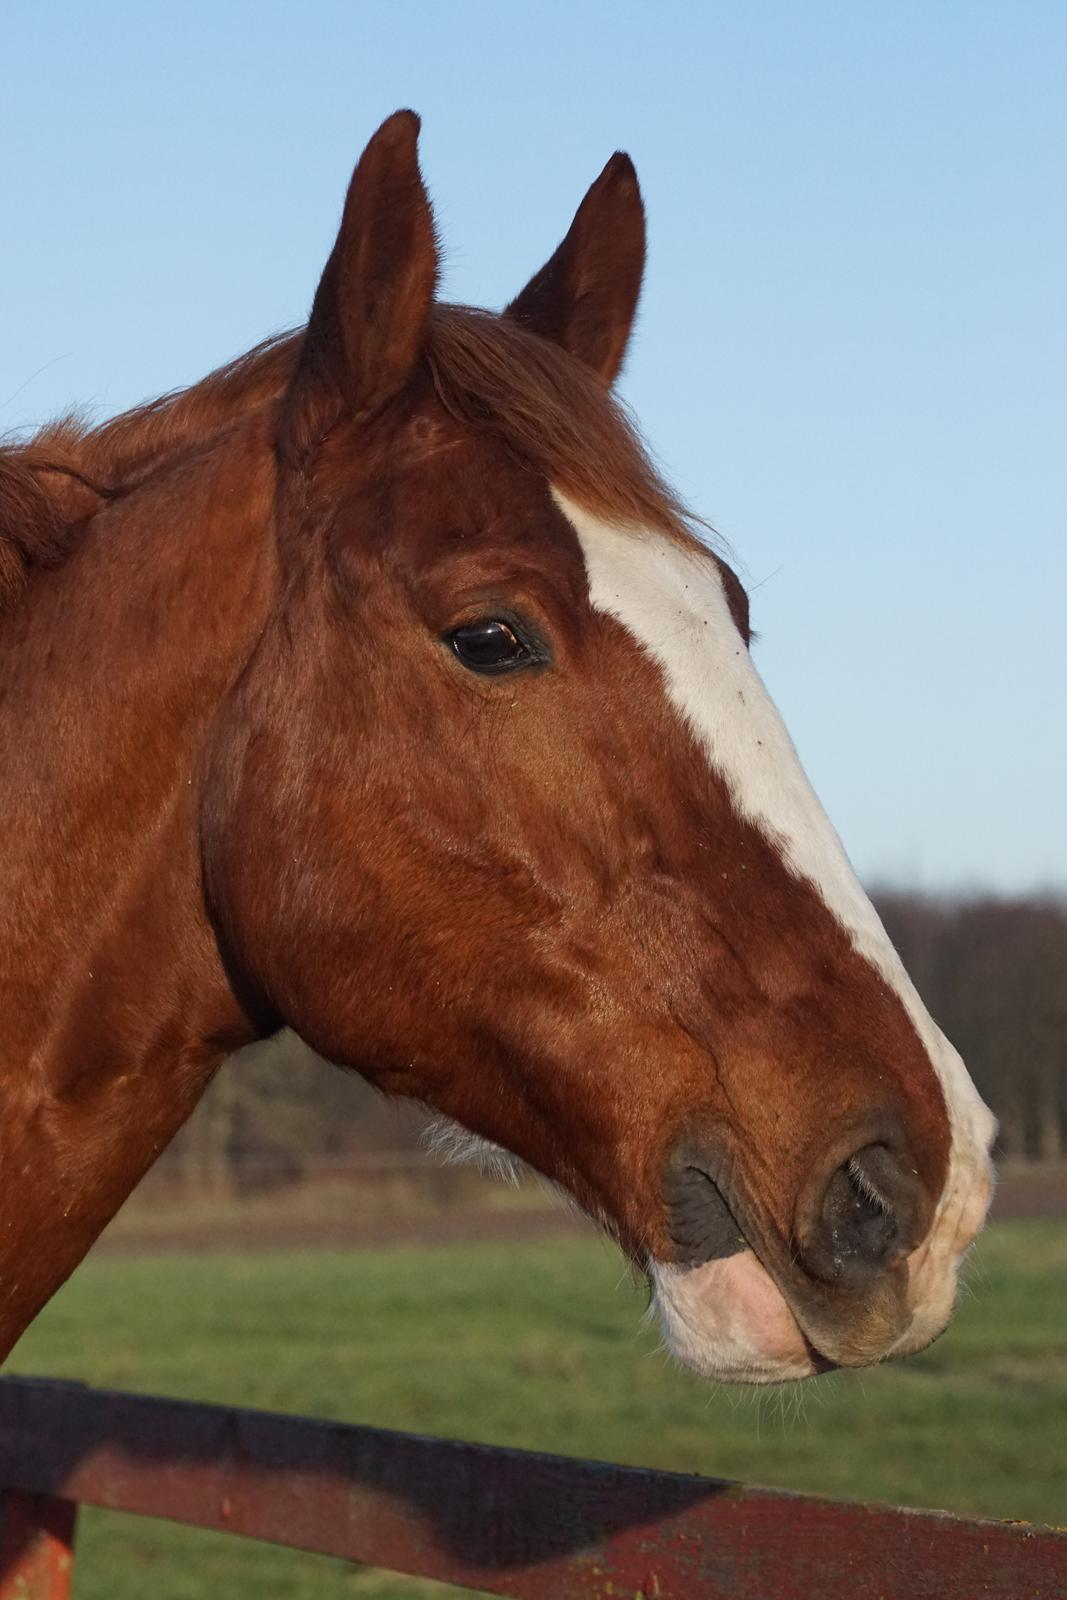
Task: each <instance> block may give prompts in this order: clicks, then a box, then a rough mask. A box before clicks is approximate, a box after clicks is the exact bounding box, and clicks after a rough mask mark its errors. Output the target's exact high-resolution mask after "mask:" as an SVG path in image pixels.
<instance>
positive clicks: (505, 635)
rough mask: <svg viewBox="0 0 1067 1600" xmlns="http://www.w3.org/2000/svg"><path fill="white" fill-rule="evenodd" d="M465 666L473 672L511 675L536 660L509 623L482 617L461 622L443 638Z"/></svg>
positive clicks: (497, 618)
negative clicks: (516, 669)
mask: <svg viewBox="0 0 1067 1600" xmlns="http://www.w3.org/2000/svg"><path fill="white" fill-rule="evenodd" d="M445 639H446V641H447V642H448V644H450V645H451V647H452V649H453V650H454V651H455V653H456V655H457V656H458V657H459V659H460V661H462V663H463V665H464V666H465V667H470V668H471V670H472V671H474V672H510V671H511V670H512V668H514V667H524V666H526V665H527V664H528V663H529V662H531V661H535V660H537V657H536V655H535V654H534V652H533V651H532V650H531V649H530V647H529V646H528V645H527V644H525V643H524V641H523V640H522V639H520V638H519V635H518V634H517V633H516V631H515V629H514V628H513V627H512V626H511V624H510V623H507V622H501V621H500V619H499V617H483V618H480V619H479V620H478V621H477V622H467V623H464V625H463V627H462V628H453V630H452V632H451V633H447V634H446V635H445Z"/></svg>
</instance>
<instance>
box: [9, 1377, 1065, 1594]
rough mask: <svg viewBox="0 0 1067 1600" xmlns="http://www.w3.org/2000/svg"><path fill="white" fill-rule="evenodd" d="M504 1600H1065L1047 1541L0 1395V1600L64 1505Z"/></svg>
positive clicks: (24, 1576)
mask: <svg viewBox="0 0 1067 1600" xmlns="http://www.w3.org/2000/svg"><path fill="white" fill-rule="evenodd" d="M79 1504H82V1505H91V1506H99V1507H104V1508H106V1509H108V1510H111V1511H125V1512H133V1513H135V1514H137V1515H141V1516H151V1517H165V1518H169V1519H170V1520H172V1521H175V1522H181V1523H185V1524H188V1525H189V1526H192V1527H199V1528H211V1529H217V1530H228V1531H229V1532H232V1533H241V1534H246V1535H249V1536H251V1537H252V1538H256V1539H265V1540H269V1541H272V1542H273V1543H276V1544H282V1545H288V1546H290V1547H293V1548H296V1549H300V1550H309V1551H317V1552H320V1553H322V1554H326V1555H333V1556H340V1557H343V1558H345V1559H347V1560H349V1561H356V1562H360V1563H364V1564H366V1565H369V1566H375V1567H385V1568H389V1569H391V1570H393V1571H395V1572H404V1573H410V1574H413V1575H416V1576H419V1577H425V1578H436V1579H438V1580H440V1581H443V1582H445V1583H452V1584H458V1585H463V1586H466V1587H468V1588H472V1589H479V1590H483V1591H485V1592H487V1593H489V1594H498V1595H514V1596H517V1597H520V1600H594V1597H596V1600H601V1597H607V1596H614V1597H617V1600H618V1597H626V1600H814V1597H816V1596H817V1597H818V1600H846V1597H847V1600H854V1597H855V1596H856V1595H871V1596H879V1597H881V1600H979V1597H983V1600H1020V1597H1022V1596H1025V1597H1027V1600H1063V1597H1064V1596H1065V1595H1067V1532H1065V1531H1056V1530H1052V1529H1045V1528H1035V1527H1031V1526H1028V1525H1024V1524H1015V1523H1001V1522H981V1521H967V1520H964V1519H960V1518H955V1517H948V1516H942V1515H937V1514H934V1513H930V1512H914V1511H901V1510H895V1509H893V1508H890V1507H885V1506H871V1505H861V1504H852V1503H848V1502H834V1501H829V1500H820V1499H815V1498H810V1497H807V1496H802V1495H789V1494H779V1493H772V1492H769V1491H765V1490H760V1489H746V1488H742V1487H740V1486H738V1485H736V1484H732V1483H727V1482H722V1481H719V1480H716V1479H712V1478H698V1477H688V1476H683V1475H681V1474H677V1473H667V1472H646V1471H642V1470H640V1469H637V1468H632V1467H620V1466H611V1465H607V1464H605V1463H601V1462H594V1461H576V1460H569V1459H566V1458H564V1457H560V1456H547V1455H538V1454H534V1453H531V1452H527V1451H520V1450H501V1449H491V1448H489V1447H486V1446H481V1445H473V1444H464V1443H452V1442H450V1441H448V1440H442V1439H433V1438H426V1437H423V1436H421V1435H417V1434H405V1433H391V1432H386V1431H384V1430H382V1429H379V1428H363V1427H348V1426H341V1425H339V1424H332V1423H325V1422H314V1421H310V1420H308V1419H306V1418H302V1417H284V1416H275V1415H272V1414H270V1413H267V1412H256V1411H244V1410H236V1409H232V1408H229V1407H225V1406H210V1405H192V1404H187V1403H183V1402H181V1401H174V1400H159V1399H154V1398H150V1397H148V1396H145V1395H132V1394H118V1393H110V1392H108V1391H104V1390H93V1389H88V1388H84V1387H82V1386H81V1385H77V1384H63V1383H56V1382H47V1381H38V1380H32V1379H19V1378H8V1379H4V1380H0V1506H2V1508H3V1521H2V1524H0V1600H15V1597H18V1600H65V1597H66V1596H67V1595H68V1594H69V1585H70V1574H71V1566H72V1562H73V1551H74V1543H73V1540H74V1522H75V1513H76V1507H77V1506H78V1505H79Z"/></svg>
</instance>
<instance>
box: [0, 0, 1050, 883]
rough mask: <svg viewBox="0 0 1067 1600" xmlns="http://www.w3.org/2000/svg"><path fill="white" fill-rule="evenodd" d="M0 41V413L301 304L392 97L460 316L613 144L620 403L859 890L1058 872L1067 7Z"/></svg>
mask: <svg viewBox="0 0 1067 1600" xmlns="http://www.w3.org/2000/svg"><path fill="white" fill-rule="evenodd" d="M0 51H2V56H3V64H4V69H5V70H4V74H3V76H4V86H5V116H4V143H5V161H4V192H5V212H6V215H5V230H4V232H5V239H4V244H3V250H2V254H0V289H2V304H3V311H4V315H3V317H2V319H0V429H14V428H20V427H23V426H25V425H27V424H30V423H35V422H38V421H41V420H44V419H45V418H47V417H48V416H49V415H51V414H52V413H54V412H55V411H57V410H60V409H63V408H65V407H67V406H68V405H70V404H71V403H73V402H79V403H87V404H89V405H90V406H92V407H93V408H94V409H95V410H97V411H98V412H99V413H100V414H105V413H106V412H108V411H112V410H116V409H119V408H121V407H124V406H126V405H128V404H131V403H132V402H134V401H136V400H139V399H142V398H144V397H146V396H148V395H150V394H152V393H155V392H158V391H160V390H163V389H167V388H170V387H173V386H174V385H176V384H180V383H185V382H189V381H191V380H194V379H196V378H197V377H199V376H200V375H201V374H202V373H204V372H205V371H207V370H208V369H209V368H210V367H211V366H213V365H215V364H217V363H218V362H219V361H221V360H224V359H226V358H227V357H229V356H230V355H232V354H234V353H236V352H237V351H239V350H241V349H243V348H245V347H246V346H248V345H249V344H251V343H253V342H255V341H256V340H258V339H259V338H261V337H262V336H264V335H265V334H266V333H268V332H271V331H273V330H275V329H277V328H280V327H284V326H287V325H289V324H292V323H295V322H298V321H300V320H302V319H303V317H304V315H305V313H306V310H307V307H308V304H309V302H310V298H311V295H312V292H313V290H314V286H315V282H316V280H317V276H318V273H319V271H320V269H321V266H322V263H323V260H324V259H325V255H326V253H327V251H328V249H329V246H330V243H331V241H332V236H333V231H334V228H335V225H336V221H337V216H338V212H339V207H340V203H341V198H342V195H343V191H344V186H345V184H346V182H347V178H348V175H349V173H350V170H351V167H352V164H353V162H354V161H355V159H356V157H357V156H358V154H359V151H360V149H361V147H362V145H363V143H364V142H365V140H366V138H367V136H368V135H369V134H370V133H371V132H372V130H373V129H374V127H375V126H376V125H377V123H378V122H379V121H380V120H381V119H382V118H383V117H384V116H385V115H387V114H388V113H389V112H390V111H392V110H394V109H395V108H396V107H397V106H401V105H411V106H413V107H414V108H415V109H416V110H418V111H420V112H421V113H422V115H423V119H424V122H423V141H422V151H423V164H424V171H425V173H426V177H427V181H428V183H429V185H430V188H431V192H432V194H433V196H434V200H435V204H436V209H437V216H438V221H439V225H440V228H441V231H442V234H443V237H444V240H445V244H446V252H447V253H446V278H445V289H446V292H447V293H448V294H449V295H450V296H451V297H453V298H458V299H463V300H469V301H473V302H476V303H479V304H488V305H499V304H501V303H502V302H503V301H504V300H506V299H507V298H508V297H509V296H510V295H511V294H512V293H513V292H514V291H515V290H516V289H517V288H518V287H519V286H521V284H522V283H523V282H524V281H525V279H526V277H528V276H529V274H530V272H531V271H532V270H533V269H534V268H535V267H536V266H538V265H539V264H540V263H541V261H542V260H543V259H544V257H545V256H546V255H547V254H548V253H549V251H550V250H551V249H552V248H553V247H554V246H555V244H556V242H557V241H558V239H559V237H560V236H561V234H562V232H563V231H564V229H565V227H566V225H567V223H568V222H569V220H570V216H571V214H572V211H573V209H574V207H575V205H576V204H577V202H578V200H579V199H580V198H581V195H582V193H583V191H584V189H585V187H586V186H587V185H588V183H589V182H590V181H591V180H592V178H593V177H594V176H595V175H596V173H597V171H598V170H599V169H600V167H601V165H602V164H603V162H604V160H605V159H606V157H607V156H608V155H609V154H610V153H611V151H612V150H613V149H616V148H623V149H627V150H629V151H630V153H631V154H632V155H633V157H634V159H635V161H636V163H637V167H638V171H639V174H640V177H641V181H642V186H643V188H644V192H645V197H646V202H647V205H648V210H649V219H650V230H651V252H650V269H649V276H648V279H647V285H646V293H645V297H644V300H643V305H642V315H641V321H640V326H639V329H638V334H637V337H636V341H635V345H634V348H633V353H632V357H631V360H630V362H629V366H628V369H627V372H626V375H625V378H624V380H623V385H622V387H623V392H624V394H625V397H626V398H627V400H628V401H629V403H630V404H631V405H632V407H633V408H634V410H635V411H636V412H637V414H638V416H639V418H640V420H641V422H642V424H643V426H644V430H645V433H646V435H647V437H648V438H649V440H650V441H651V443H652V446H653V448H654V450H655V451H656V453H657V454H658V456H659V457H660V459H661V461H662V462H663V463H664V465H665V466H666V468H667V470H668V473H669V475H670V476H671V477H672V478H673V479H674V481H675V482H676V484H677V485H678V486H679V487H680V488H681V490H682V492H683V493H684V494H685V495H686V497H687V498H688V499H689V500H690V502H691V504H692V505H693V506H694V507H695V508H696V509H697V510H698V511H699V512H701V513H702V514H703V515H704V516H706V517H707V518H708V519H709V520H710V521H712V522H713V523H714V524H715V525H716V527H717V528H718V529H719V530H720V531H721V533H722V534H723V535H724V537H725V538H726V539H727V540H728V541H729V543H730V545H731V547H732V549H733V550H734V551H735V553H736V555H737V558H738V566H739V568H740V570H741V572H742V575H743V576H744V577H745V578H746V580H747V582H748V583H749V584H750V585H751V586H753V588H754V594H753V604H754V612H755V621H756V625H757V627H758V628H759V630H760V632H761V634H762V639H761V642H760V644H759V646H758V652H757V660H758V662H759V664H760V667H761V670H762V671H763V673H764V676H765V677H766V679H767V681H768V683H769V685H770V687H771V689H772V692H773V693H774V694H775V696H776V698H777V700H778V702H779V704H780V706H781V707H782V710H783V712H784V713H785V715H786V719H787V721H788V722H789V725H790V727H791V729H792V732H793V734H794V737H795V739H796V742H797V744H798V746H799V748H800V751H801V754H802V756H803V758H804V760H805V764H806V765H807V767H808V770H809V772H810V773H811V775H812V778H813V779H814V781H815V784H816V787H817V788H818V790H819V792H820V794H821V795H822V797H823V799H824V801H825V803H826V805H827V809H828V810H829V811H830V814H831V816H832V817H833V818H834V820H835V822H836V823H837V825H838V827H839V829H840V831H841V832H842V834H843V836H844V839H845V842H846V844H847V846H848V848H849V850H850V852H851V854H852V856H853V859H854V860H855V861H856V864H857V866H858V867H859V869H860V871H861V873H862V874H864V875H865V876H866V877H867V878H868V880H870V879H883V880H884V879H890V880H892V881H895V882H906V883H914V884H917V885H918V886H920V887H924V888H941V887H955V888H961V887H962V888H974V887H978V886H991V887H994V888H1000V889H1005V890H1015V889H1026V888H1030V887H1032V886H1034V885H1037V884H1042V883H1054V884H1056V885H1059V886H1060V887H1063V886H1065V885H1067V711H1065V709H1064V699H1065V690H1067V671H1065V659H1067V648H1065V642H1064V639H1065V633H1067V555H1065V548H1067V453H1065V440H1067V386H1065V381H1064V374H1065V371H1067V309H1065V307H1067V300H1065V288H1064V286H1065V283H1067V205H1065V201H1064V188H1065V183H1064V174H1065V172H1067V119H1065V117H1064V84H1065V83H1067V6H1064V5H1063V4H1061V3H1060V0H1046V3H1040V0H1004V3H1002V4H998V5H991V4H983V3H981V0H956V3H952V4H949V3H944V4H940V5H936V6H932V5H930V4H928V3H926V4H921V5H911V4H907V3H894V4H893V5H892V6H876V5H874V4H873V3H872V4H867V3H850V4H840V5H829V4H819V3H813V4H805V5H798V4H789V5H785V4H782V5H776V4H772V3H767V4H763V3H742V0H736V3H733V4H727V5H716V4H711V3H704V4H698V3H696V0H693V3H689V4H678V3H675V4H671V3H657V4H656V5H651V4H648V3H645V4H633V3H627V0H612V3H611V4H603V3H599V0H589V3H581V0H571V3H570V4H563V3H560V0H538V3H535V4H527V3H525V0H498V3H487V0H447V3H445V0H437V3H431V0H393V3H390V4H377V5H366V4H347V5H342V4H329V3H316V0H306V3H304V4H301V5H300V6H296V5H293V4H291V3H287V4H284V5H279V4H273V3H259V4H255V5H248V4H246V5H237V4H231V5H227V4H211V5H208V4H201V3H186V4H183V5H181V6H168V7H166V8H164V7H161V6H157V5H154V4H145V3H144V0H140V3H138V4H136V5H132V4H125V3H121V0H114V3H111V4H107V5H104V4H96V5H87V4H84V3H82V4H78V5H74V4H65V5H64V4H48V3H46V0H45V3H37V4H34V5H29V4H24V3H21V0H16V3H14V4H12V3H11V0H8V4H7V5H6V6H5V8H4V30H3V41H2V44H0Z"/></svg>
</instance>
